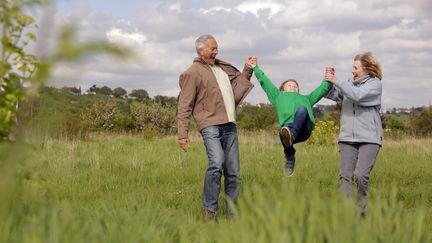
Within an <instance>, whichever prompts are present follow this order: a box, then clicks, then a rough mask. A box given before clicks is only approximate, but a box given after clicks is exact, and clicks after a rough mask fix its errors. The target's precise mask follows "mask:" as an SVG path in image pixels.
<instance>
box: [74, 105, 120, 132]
mask: <svg viewBox="0 0 432 243" xmlns="http://www.w3.org/2000/svg"><path fill="white" fill-rule="evenodd" d="M116 117H117V106H116V104H115V102H114V101H112V100H98V101H96V102H95V103H93V104H92V105H91V106H90V107H88V108H86V109H85V110H84V111H83V112H82V113H81V120H82V123H83V125H84V126H85V127H88V128H90V129H91V130H95V131H111V130H113V128H114V125H115V124H116Z"/></svg>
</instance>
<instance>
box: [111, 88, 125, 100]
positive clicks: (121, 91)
mask: <svg viewBox="0 0 432 243" xmlns="http://www.w3.org/2000/svg"><path fill="white" fill-rule="evenodd" d="M113 95H114V97H116V98H124V97H126V95H127V91H126V90H125V89H123V88H122V87H117V88H115V89H114V90H113Z"/></svg>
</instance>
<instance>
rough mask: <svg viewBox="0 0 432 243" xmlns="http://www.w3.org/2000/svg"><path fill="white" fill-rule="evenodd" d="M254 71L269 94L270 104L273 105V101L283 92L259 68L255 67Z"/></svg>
mask: <svg viewBox="0 0 432 243" xmlns="http://www.w3.org/2000/svg"><path fill="white" fill-rule="evenodd" d="M253 71H254V73H255V77H256V78H257V79H258V82H259V83H260V85H261V87H262V89H263V90H264V92H265V93H266V94H267V97H268V98H269V100H270V102H271V103H273V101H274V100H275V99H276V97H277V96H278V95H279V94H280V92H281V91H280V90H279V89H278V88H277V87H276V86H275V85H274V84H273V83H272V81H271V80H270V79H269V78H268V77H267V76H266V75H265V74H264V72H263V71H262V70H261V69H260V68H259V67H258V66H254V67H253Z"/></svg>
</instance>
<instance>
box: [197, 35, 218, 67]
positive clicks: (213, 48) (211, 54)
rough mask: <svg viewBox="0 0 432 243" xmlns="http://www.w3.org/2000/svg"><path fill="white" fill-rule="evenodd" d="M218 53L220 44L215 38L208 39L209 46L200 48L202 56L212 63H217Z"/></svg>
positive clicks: (208, 62)
mask: <svg viewBox="0 0 432 243" xmlns="http://www.w3.org/2000/svg"><path fill="white" fill-rule="evenodd" d="M217 54H218V44H217V42H216V40H215V39H208V40H207V47H204V48H200V49H199V55H200V57H201V58H202V59H203V60H204V61H205V62H206V63H207V64H210V65H214V64H215V59H216V55H217Z"/></svg>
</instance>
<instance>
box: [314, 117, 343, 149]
mask: <svg viewBox="0 0 432 243" xmlns="http://www.w3.org/2000/svg"><path fill="white" fill-rule="evenodd" d="M338 131H339V126H338V125H337V124H336V123H335V122H334V121H331V120H328V121H317V122H316V124H315V128H314V130H313V131H312V135H311V137H310V138H309V139H308V140H307V143H309V144H320V145H330V144H333V143H334V142H335V141H336V135H337V133H338Z"/></svg>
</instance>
